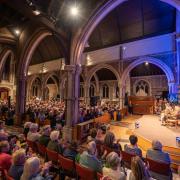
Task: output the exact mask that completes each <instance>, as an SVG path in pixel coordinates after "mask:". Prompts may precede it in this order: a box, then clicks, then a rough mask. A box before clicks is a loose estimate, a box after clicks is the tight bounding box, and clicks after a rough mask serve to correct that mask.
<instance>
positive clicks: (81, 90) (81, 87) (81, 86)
mask: <svg viewBox="0 0 180 180" xmlns="http://www.w3.org/2000/svg"><path fill="white" fill-rule="evenodd" d="M80 97H84V87H83V85H80Z"/></svg>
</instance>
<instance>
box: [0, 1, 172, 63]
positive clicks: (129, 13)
mask: <svg viewBox="0 0 180 180" xmlns="http://www.w3.org/2000/svg"><path fill="white" fill-rule="evenodd" d="M106 1H107V0H3V1H2V3H1V4H0V37H1V36H2V35H4V36H6V37H8V38H9V39H11V40H12V41H11V43H12V44H13V42H15V41H17V40H18V37H17V36H16V35H15V33H14V28H20V29H21V30H23V29H24V27H25V26H26V24H27V23H28V22H31V23H37V24H38V23H39V24H43V25H44V26H46V27H47V28H48V29H50V30H51V31H53V32H54V33H56V34H59V35H60V36H61V37H63V38H65V39H66V41H67V42H70V38H71V36H72V32H73V31H74V30H75V28H76V27H78V26H80V25H83V24H84V23H85V22H86V21H87V19H88V18H89V16H90V15H91V14H92V13H93V12H94V11H95V10H96V9H97V7H99V6H100V5H101V4H103V3H104V2H106ZM75 2H76V4H77V6H78V7H79V9H80V15H79V17H78V18H77V19H73V18H72V17H70V15H69V10H70V7H71V6H72V4H74V3H75ZM34 10H39V11H40V12H41V14H40V15H39V16H36V15H35V14H34ZM174 30H175V9H174V8H173V7H171V6H169V5H168V4H166V3H162V2H160V1H159V0H129V1H126V2H124V3H122V4H121V5H120V6H118V7H117V8H116V9H115V10H113V11H112V12H111V13H110V14H109V15H108V16H107V17H105V18H104V20H103V21H102V22H101V23H100V24H99V25H98V26H97V28H96V29H95V30H94V32H93V33H92V35H91V36H90V38H89V40H88V45H89V47H87V48H86V49H85V50H86V51H91V50H95V49H100V48H104V47H108V46H112V45H116V44H119V43H123V42H129V41H133V40H136V39H142V38H147V37H151V36H155V35H160V34H164V33H169V32H173V31H174ZM59 43H60V42H59V40H57V38H55V37H47V38H46V39H44V40H43V42H42V43H41V44H40V45H39V47H38V48H37V50H36V51H35V53H34V55H33V58H32V61H31V64H37V63H41V62H46V61H49V60H54V59H57V58H61V57H62V56H63V53H62V50H61V49H60V45H59Z"/></svg>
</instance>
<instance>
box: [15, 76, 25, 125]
mask: <svg viewBox="0 0 180 180" xmlns="http://www.w3.org/2000/svg"><path fill="white" fill-rule="evenodd" d="M25 105H26V77H24V76H21V77H18V78H17V89H16V120H15V124H16V125H22V115H23V113H24V112H25Z"/></svg>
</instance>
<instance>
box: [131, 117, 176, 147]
mask: <svg viewBox="0 0 180 180" xmlns="http://www.w3.org/2000/svg"><path fill="white" fill-rule="evenodd" d="M138 121H139V123H140V126H139V128H138V129H134V131H133V132H134V133H135V134H137V135H139V136H142V137H144V138H146V139H148V140H149V141H152V140H154V139H158V140H159V141H160V142H161V143H162V144H163V146H170V147H175V148H178V146H177V144H176V137H180V127H178V128H176V127H166V126H162V125H161V122H160V121H159V117H158V116H157V115H143V116H142V117H141V118H139V119H138Z"/></svg>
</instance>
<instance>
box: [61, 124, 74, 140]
mask: <svg viewBox="0 0 180 180" xmlns="http://www.w3.org/2000/svg"><path fill="white" fill-rule="evenodd" d="M72 136H73V128H72V127H67V126H64V127H63V139H65V140H68V141H70V142H71V141H72V139H73V137H72Z"/></svg>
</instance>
